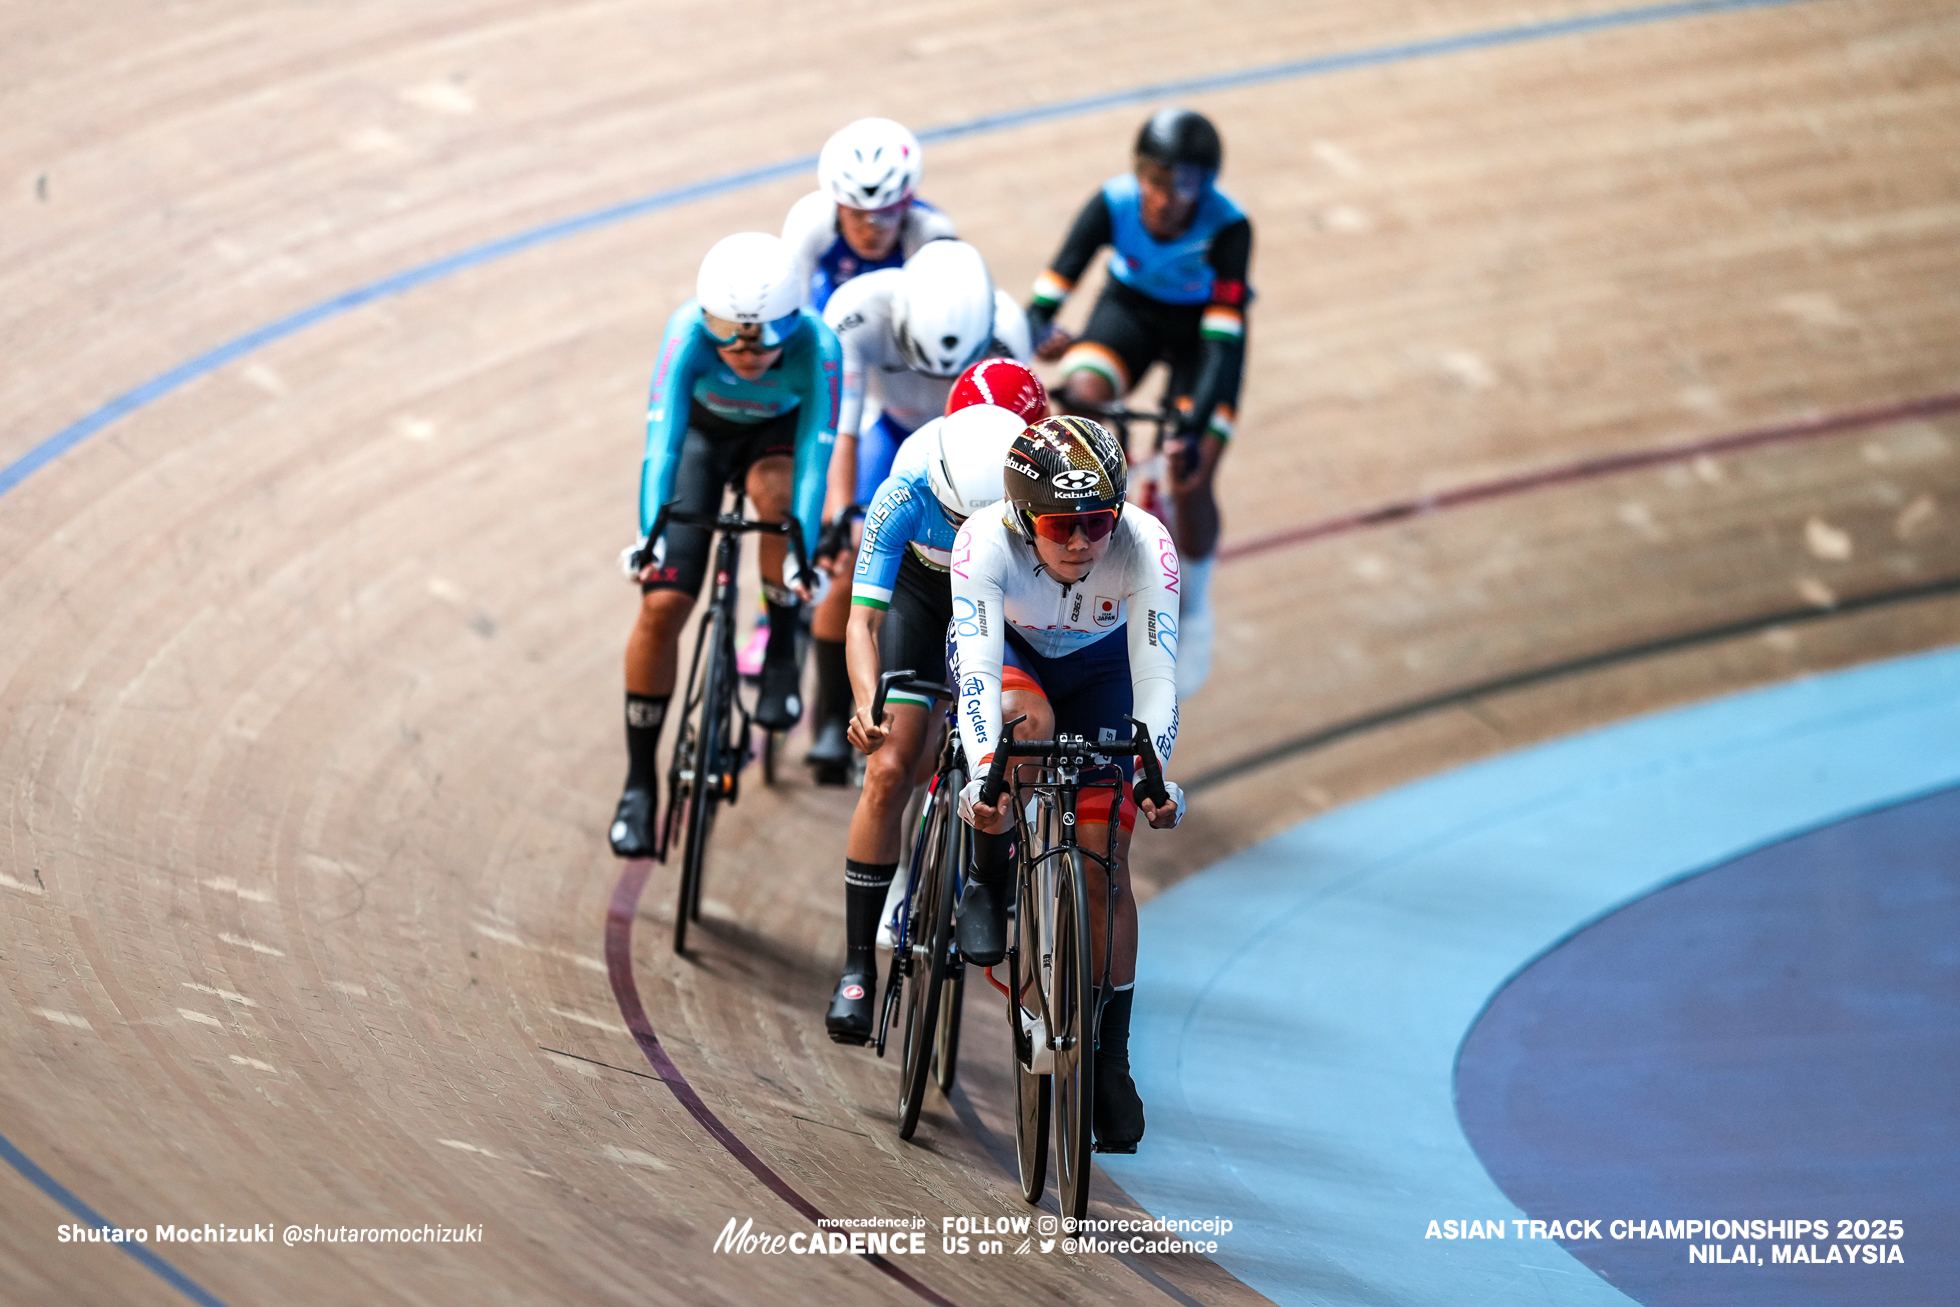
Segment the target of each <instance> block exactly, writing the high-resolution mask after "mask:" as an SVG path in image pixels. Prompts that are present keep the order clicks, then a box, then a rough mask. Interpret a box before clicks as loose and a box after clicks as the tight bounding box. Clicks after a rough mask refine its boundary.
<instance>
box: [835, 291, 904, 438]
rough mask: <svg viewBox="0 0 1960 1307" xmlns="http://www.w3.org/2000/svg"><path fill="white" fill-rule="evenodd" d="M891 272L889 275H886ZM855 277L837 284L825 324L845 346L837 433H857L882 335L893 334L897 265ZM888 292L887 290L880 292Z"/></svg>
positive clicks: (862, 418)
mask: <svg viewBox="0 0 1960 1307" xmlns="http://www.w3.org/2000/svg"><path fill="white" fill-rule="evenodd" d="M886 273H889V276H887V275H886ZM886 273H877V272H870V273H866V274H865V275H863V276H861V277H853V278H851V279H850V280H849V281H847V282H845V283H844V284H843V285H842V286H839V287H838V288H837V291H836V293H835V294H833V295H832V296H831V297H830V303H829V304H827V305H825V306H824V311H823V320H824V325H826V326H828V327H829V328H830V329H831V330H832V331H834V332H836V333H837V343H838V344H839V345H841V346H842V347H843V355H844V383H843V394H842V397H841V399H840V400H839V402H838V406H837V434H838V435H840V436H856V435H857V434H858V433H859V429H860V427H859V424H860V423H862V422H863V420H864V388H865V383H866V380H867V378H868V374H869V373H870V371H871V368H872V366H873V365H874V364H875V363H876V362H877V361H878V360H877V357H876V356H877V353H878V337H879V334H880V333H883V334H884V335H887V336H889V335H890V334H891V312H890V295H889V289H890V287H891V285H892V282H891V280H890V278H891V277H896V276H898V275H899V273H898V270H897V269H887V270H886ZM880 292H885V293H880Z"/></svg>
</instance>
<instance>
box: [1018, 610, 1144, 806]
mask: <svg viewBox="0 0 1960 1307" xmlns="http://www.w3.org/2000/svg"><path fill="white" fill-rule="evenodd" d="M1001 663H1002V666H1003V670H1004V669H1005V668H1008V667H1014V668H1019V669H1020V670H1021V671H1022V672H1024V673H1025V674H1026V675H1027V676H1028V677H1030V678H1031V679H1032V680H1033V681H1034V683H1035V684H1036V685H1039V686H1040V687H1041V692H1042V694H1043V695H1044V696H1046V698H1047V700H1048V706H1049V707H1050V708H1052V709H1054V712H1055V733H1056V734H1057V735H1081V736H1085V737H1087V738H1088V739H1089V740H1090V741H1091V742H1096V741H1103V740H1127V739H1129V738H1130V737H1131V735H1132V733H1133V732H1132V730H1131V727H1130V724H1129V723H1128V722H1126V721H1124V720H1123V719H1124V718H1125V717H1127V716H1128V715H1129V714H1130V713H1131V712H1132V711H1134V709H1135V705H1136V698H1135V693H1134V691H1133V689H1132V688H1131V685H1130V636H1129V630H1128V627H1127V624H1125V625H1124V626H1119V627H1117V628H1116V629H1115V630H1113V631H1111V632H1110V633H1109V634H1108V635H1105V636H1104V637H1103V638H1102V639H1100V640H1098V641H1096V642H1095V643H1094V644H1092V645H1090V646H1088V647H1087V648H1085V649H1077V650H1076V651H1075V652H1074V653H1071V654H1065V655H1063V656H1062V657H1060V658H1044V657H1042V656H1041V655H1040V654H1038V653H1036V652H1035V651H1034V649H1033V648H1032V647H1030V646H1029V645H1028V643H1027V642H1026V641H1025V640H1023V639H1021V637H1020V636H1019V635H1017V634H1015V631H1014V628H1013V627H1011V626H1010V627H1009V628H1008V629H1007V639H1006V640H1005V641H1003V642H1002V647H1001ZM1105 731H1107V732H1109V734H1107V735H1105V734H1104V732H1105ZM1135 761H1136V760H1135V759H1133V758H1118V759H1116V760H1115V762H1116V763H1117V765H1119V766H1121V767H1122V769H1123V777H1124V779H1126V780H1127V779H1129V777H1130V775H1131V772H1132V769H1133V768H1134V766H1135Z"/></svg>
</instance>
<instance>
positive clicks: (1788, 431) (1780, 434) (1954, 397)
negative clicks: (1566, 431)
mask: <svg viewBox="0 0 1960 1307" xmlns="http://www.w3.org/2000/svg"><path fill="white" fill-rule="evenodd" d="M1956 410H1960V393H1956V394H1947V395H1934V396H1931V397H1929V398H1926V399H1910V400H1906V401H1904V402H1903V403H1898V404H1887V405H1884V406H1882V407H1879V408H1863V409H1852V410H1850V411H1849V412H1845V413H1832V414H1827V415H1826V416H1824V417H1816V418H1803V419H1800V420H1799V421H1796V422H1784V423H1779V424H1778V425H1776V426H1769V427H1754V428H1751V429H1750V430H1747V431H1736V432H1732V433H1730V434H1729V435H1726V436H1714V437H1711V438H1709V439H1707V440H1694V441H1690V442H1688V443H1687V444H1683V445H1663V446H1661V447H1660V448H1658V449H1643V450H1636V451H1634V452H1632V453H1626V454H1608V455H1606V456H1604V457H1602V458H1587V459H1581V460H1580V461H1578V462H1576V463H1568V464H1565V465H1563V466H1561V467H1550V468H1543V469H1540V470H1539V471H1536V472H1520V473H1518V474H1517V475H1515V476H1508V477H1499V478H1498V479H1496V480H1494V481H1478V482H1473V483H1472V484H1470V485H1467V486H1458V487H1457V488H1456V489H1454V490H1439V491H1437V492H1436V493H1435V494H1431V495H1421V496H1418V497H1417V498H1415V499H1403V500H1398V501H1397V502H1395V503H1392V504H1383V505H1381V506H1380V507H1378V508H1367V509H1363V510H1361V511H1360V512H1358V513H1344V514H1342V515H1341V516H1340V517H1330V518H1326V519H1324V520H1322V521H1319V522H1309V523H1308V524H1307V525H1305V526H1296V527H1289V528H1287V529H1286V530H1284V531H1275V532H1273V533H1272V534H1271V535H1265V536H1257V537H1254V538H1253V539H1251V540H1247V541H1245V542H1244V543H1243V544H1233V545H1226V546H1225V547H1224V548H1222V549H1220V550H1219V551H1218V559H1219V561H1220V562H1231V561H1232V560H1234V559H1238V558H1249V557H1251V556H1252V555H1254V554H1263V553H1268V552H1270V551H1272V550H1274V549H1284V548H1286V547H1287V546H1289V545H1301V544H1305V543H1307V542H1308V541H1309V540H1320V539H1324V538H1325V537H1328V536H1337V535H1345V534H1347V533H1348V532H1350V531H1359V530H1361V529H1362V528H1364V527H1371V526H1382V525H1385V524H1386V523H1389V522H1399V521H1401V520H1402V519H1404V518H1410V517H1421V516H1423V515H1424V514H1426V513H1433V512H1435V511H1436V510H1437V509H1441V508H1458V507H1461V506H1462V505H1464V504H1475V503H1480V502H1482V501H1483V500H1486V499H1501V498H1503V497H1504V496H1506V495H1515V494H1519V493H1521V492H1523V491H1526V490H1540V489H1543V488H1544V487H1546V486H1556V485H1564V484H1566V483H1568V482H1573V481H1589V480H1591V479H1592V478H1594V477H1602V476H1610V475H1612V474H1613V473H1615V472H1630V471H1633V470H1634V469H1636V468H1643V467H1654V466H1657V465H1659V464H1662V463H1679V462H1682V461H1683V460H1685V459H1690V458H1698V457H1700V456H1701V455H1703V454H1724V453H1730V452H1733V451H1735V450H1739V449H1755V448H1757V447H1759V446H1762V445H1780V444H1784V443H1786V442H1789V441H1793V440H1808V439H1813V438H1815V437H1817V436H1834V435H1842V434H1843V433H1845V432H1848V431H1862V430H1864V429H1866V428H1867V427H1876V426H1883V425H1885V424H1886V423H1889V422H1901V421H1904V420H1905V419H1907V418H1924V417H1937V416H1939V415H1941V414H1944V413H1952V412H1955V411H1956Z"/></svg>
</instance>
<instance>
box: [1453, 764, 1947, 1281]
mask: <svg viewBox="0 0 1960 1307" xmlns="http://www.w3.org/2000/svg"><path fill="white" fill-rule="evenodd" d="M1956 1084H1960V789H1952V790H1942V791H1941V792H1940V793H1938V794H1934V795H1930V796H1928V797H1926V798H1922V799H1913V800H1909V801H1907V802H1905V803H1901V804H1898V805H1897V806H1895V807H1890V808H1881V809H1879V810H1878V811H1877V812H1868V813H1863V814H1861V815H1859V816H1856V817H1851V818H1847V819H1846V820H1844V821H1841V822H1837V823H1835V824H1834V825H1830V826H1825V827H1822V828H1820V829H1818V830H1814V831H1808V832H1806V833H1804V834H1802V835H1798V836H1796V837H1794V838H1792V839H1788V840H1784V841H1781V842H1779V843H1776V844H1772V845H1769V846H1768V847H1766V848H1761V849H1757V850H1756V851H1755V852H1753V853H1746V854H1744V855H1743V856H1742V857H1740V858H1737V859H1736V860H1735V861H1734V862H1731V863H1728V864H1726V865H1724V866H1721V867H1717V868H1715V869H1714V870H1712V871H1709V872H1706V873H1704V874H1702V875H1700V876H1692V877H1689V878H1688V879H1687V880H1684V881H1681V882H1680V883H1678V884H1674V885H1670V886H1668V887H1667V888H1666V889H1663V890H1661V891H1659V892H1657V893H1654V894H1650V895H1648V896H1647V897H1646V898H1644V899H1641V900H1639V901H1638V902H1636V903H1632V904H1629V905H1628V906H1626V907H1624V908H1622V909H1620V910H1619V911H1618V912H1615V913H1614V914H1612V915H1611V916H1609V917H1607V918H1606V919H1605V920H1603V921H1600V922H1596V923H1595V924H1594V925H1592V926H1591V927H1589V928H1588V929H1586V930H1583V931H1581V932H1579V934H1577V935H1575V936H1573V937H1572V938H1571V939H1569V940H1567V941H1566V942H1565V943H1564V944H1561V945H1560V946H1559V947H1558V948H1556V949H1554V950H1552V951H1551V952H1550V953H1548V954H1546V955H1545V956H1544V957H1541V958H1540V959H1538V961H1537V962H1535V963H1533V964H1532V965H1531V966H1530V967H1528V968H1526V970H1525V971H1524V973H1523V974H1522V975H1520V976H1518V977H1517V978H1516V979H1514V980H1513V981H1512V982H1511V983H1510V984H1508V985H1506V986H1505V987H1504V991H1503V992H1502V993H1500V994H1499V995H1498V996H1497V998H1496V999H1495V1000H1493V1001H1492V1003H1491V1005H1490V1006H1489V1007H1488V1008H1487V1009H1485V1011H1484V1015H1483V1016H1482V1017H1481V1018H1480V1019H1479V1020H1478V1022H1477V1025H1476V1028H1475V1029H1474V1030H1472V1031H1471V1032H1470V1038H1469V1039H1467V1040H1465V1041H1464V1045H1463V1052H1462V1054H1461V1055H1460V1056H1459V1057H1458V1058H1457V1069H1456V1102H1457V1115H1458V1116H1459V1117H1461V1118H1462V1121H1463V1128H1464V1132H1465V1133H1466V1134H1467V1135H1469V1137H1470V1142H1471V1143H1472V1144H1473V1145H1474V1146H1475V1147H1476V1150H1477V1154H1478V1156H1480V1157H1482V1158H1483V1159H1484V1162H1485V1164H1486V1165H1487V1166H1488V1167H1489V1168H1490V1173H1491V1175H1492V1177H1494V1178H1495V1179H1496V1180H1497V1182H1498V1184H1500V1185H1501V1186H1503V1189H1504V1192H1505V1193H1507V1194H1509V1195H1510V1196H1511V1198H1512V1199H1513V1200H1514V1201H1515V1202H1516V1203H1517V1204H1518V1205H1519V1206H1520V1207H1522V1208H1524V1209H1525V1210H1526V1211H1528V1212H1530V1213H1531V1214H1532V1215H1533V1216H1536V1217H1540V1218H1541V1219H1545V1220H1547V1221H1548V1222H1549V1221H1550V1220H1557V1219H1560V1218H1563V1217H1566V1216H1569V1215H1571V1214H1574V1213H1586V1214H1588V1215H1590V1214H1593V1213H1608V1212H1612V1213H1619V1214H1621V1216H1620V1217H1619V1218H1617V1219H1626V1220H1628V1221H1629V1222H1631V1221H1639V1222H1640V1223H1641V1225H1642V1227H1643V1228H1642V1229H1641V1230H1640V1232H1639V1237H1637V1238H1636V1237H1632V1235H1633V1231H1632V1230H1631V1229H1628V1230H1626V1231H1624V1232H1623V1233H1625V1234H1626V1235H1628V1236H1629V1237H1626V1238H1619V1239H1616V1238H1614V1237H1613V1234H1614V1231H1613V1230H1612V1228H1611V1227H1610V1223H1602V1225H1601V1228H1600V1229H1599V1231H1598V1233H1599V1234H1600V1235H1601V1236H1603V1237H1602V1238H1597V1239H1594V1238H1590V1237H1587V1236H1590V1235H1592V1234H1593V1233H1594V1231H1592V1230H1589V1229H1588V1230H1582V1231H1581V1237H1580V1238H1579V1239H1577V1240H1574V1239H1571V1238H1568V1239H1567V1241H1566V1247H1567V1248H1568V1249H1569V1250H1570V1251H1571V1252H1572V1254H1573V1255H1574V1256H1575V1257H1577V1258H1579V1260H1581V1261H1583V1262H1584V1263H1585V1264H1586V1265H1588V1266H1590V1267H1592V1268H1593V1269H1595V1270H1596V1271H1598V1272H1599V1273H1600V1275H1601V1276H1603V1277H1604V1278H1606V1279H1607V1280H1610V1281H1612V1282H1613V1283H1614V1284H1616V1285H1618V1286H1620V1287H1621V1288H1622V1289H1624V1290H1626V1292H1627V1293H1629V1294H1631V1295H1632V1296H1633V1297H1635V1298H1638V1299H1639V1300H1640V1301H1641V1302H1643V1303H1646V1304H1648V1307H1708V1305H1709V1304H1716V1303H1720V1304H1724V1305H1725V1307H1868V1305H1869V1304H1872V1303H1880V1302H1895V1303H1935V1302H1941V1301H1947V1300H1951V1298H1952V1297H1953V1296H1954V1294H1953V1292H1952V1289H1953V1283H1954V1278H1955V1273H1956V1271H1960V1230H1955V1228H1954V1223H1953V1217H1954V1215H1955V1214H1956V1213H1960V1112H1956V1111H1954V1107H1955V1104H1956V1101H1957V1100H1956V1090H1955V1088H1954V1086H1955V1085H1956ZM1880 1212H1883V1213H1884V1214H1885V1215H1884V1216H1882V1217H1877V1223H1878V1226H1879V1229H1878V1232H1877V1234H1876V1235H1874V1234H1873V1233H1872V1224H1873V1218H1874V1217H1875V1216H1876V1214H1877V1213H1880ZM1696 1218H1700V1219H1701V1220H1703V1221H1704V1222H1705V1223H1707V1224H1711V1225H1715V1226H1716V1227H1717V1230H1716V1231H1715V1232H1709V1231H1707V1230H1704V1231H1702V1232H1701V1233H1700V1234H1699V1236H1698V1237H1693V1238H1689V1239H1683V1238H1676V1239H1673V1240H1671V1241H1668V1242H1659V1243H1657V1242H1654V1240H1655V1239H1656V1238H1659V1239H1666V1238H1667V1233H1666V1226H1665V1224H1664V1222H1665V1221H1666V1220H1675V1221H1688V1220H1692V1219H1696ZM1608 1219H1609V1222H1610V1220H1611V1219H1615V1218H1608ZM1794 1220H1802V1221H1803V1223H1804V1224H1803V1227H1802V1228H1801V1229H1797V1228H1795V1227H1793V1226H1792V1225H1791V1224H1790V1223H1791V1222H1792V1221H1794ZM1771 1221H1775V1222H1777V1228H1775V1229H1772V1228H1771V1226H1770V1222H1771ZM1893 1221H1897V1222H1899V1225H1898V1230H1897V1234H1896V1236H1895V1234H1894V1231H1893V1230H1892V1229H1891V1228H1889V1227H1890V1225H1891V1223H1892V1222H1893ZM1757 1222H1761V1223H1762V1228H1761V1230H1760V1231H1758V1230H1757V1228H1756V1223H1757ZM1819 1222H1821V1223H1822V1225H1823V1229H1821V1230H1819V1229H1817V1228H1816V1225H1817V1223H1819ZM1724 1223H1726V1224H1724ZM1735 1224H1740V1225H1742V1227H1743V1228H1742V1229H1741V1230H1740V1231H1738V1230H1736V1229H1734V1228H1733V1226H1734V1225H1735ZM1655 1226H1661V1232H1660V1233H1659V1234H1658V1235H1656V1234H1655V1232H1654V1229H1653V1227H1655ZM1841 1236H1842V1237H1841ZM1691 1244H1698V1245H1699V1252H1700V1256H1701V1257H1702V1258H1703V1259H1708V1258H1710V1256H1711V1250H1713V1251H1715V1252H1719V1253H1720V1254H1721V1256H1722V1259H1723V1260H1722V1261H1721V1262H1719V1263H1717V1262H1714V1261H1712V1260H1700V1261H1695V1260H1690V1254H1689V1247H1690V1246H1691ZM1895 1248H1896V1253H1895V1251H1894V1250H1895ZM1813 1254H1816V1255H1818V1256H1821V1257H1822V1258H1823V1260H1822V1261H1821V1262H1818V1261H1813V1260H1812V1255H1813ZM1846 1255H1849V1256H1850V1257H1852V1258H1853V1259H1854V1260H1852V1261H1851V1262H1849V1263H1847V1262H1846V1260H1845V1258H1846ZM1895 1255H1896V1256H1897V1257H1898V1259H1899V1260H1898V1261H1896V1262H1894V1261H1893V1260H1892V1258H1893V1257H1894V1256H1895ZM1798 1257H1801V1258H1802V1260H1797V1258H1798ZM1779 1258H1781V1259H1784V1260H1781V1261H1779ZM1718 1267H1720V1268H1722V1269H1717V1268H1718ZM1731 1267H1732V1268H1733V1269H1728V1268H1731ZM1854 1268H1855V1269H1854Z"/></svg>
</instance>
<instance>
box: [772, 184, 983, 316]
mask: <svg viewBox="0 0 1960 1307" xmlns="http://www.w3.org/2000/svg"><path fill="white" fill-rule="evenodd" d="M955 234H956V233H955V232H954V230H953V220H952V219H951V218H949V217H947V216H946V215H945V214H943V213H941V212H940V211H939V210H937V209H934V208H930V207H927V206H926V205H923V204H915V205H913V206H912V207H911V208H910V209H908V210H906V213H905V218H904V225H903V226H901V227H900V228H899V232H898V246H897V248H896V249H894V250H893V251H892V255H891V256H888V257H891V258H892V263H891V264H890V265H889V266H894V267H895V266H897V265H898V264H901V263H904V262H905V260H907V259H909V258H911V257H912V256H913V255H914V254H917V253H918V252H919V249H920V247H921V246H923V245H924V244H925V243H926V242H928V241H937V240H949V239H951V238H952V237H953V236H954V235H955ZM842 239H843V237H842V236H840V235H839V234H838V231H837V201H836V200H833V199H831V198H830V192H829V191H823V190H816V191H811V192H810V193H809V194H808V195H805V196H804V197H803V198H802V199H800V200H798V201H797V202H796V203H795V204H792V205H790V206H789V215H788V216H787V217H785V218H784V219H783V243H784V244H785V245H787V246H789V252H790V257H791V258H793V259H795V260H796V284H797V285H799V286H801V287H803V306H804V307H805V308H814V309H819V310H820V309H822V307H823V306H822V305H820V304H816V303H814V302H813V301H812V299H811V288H812V286H813V285H814V283H815V281H816V273H817V265H818V264H819V263H822V262H823V260H824V256H825V255H830V256H831V258H832V260H833V261H834V262H836V263H837V264H839V265H840V266H838V267H836V268H831V269H827V271H828V272H829V273H830V274H831V276H830V277H829V278H827V279H826V280H834V281H837V282H839V283H840V284H841V283H842V282H847V281H849V280H850V279H851V278H853V277H855V276H858V275H859V274H860V273H862V272H863V270H864V266H863V262H864V261H863V260H862V259H858V258H856V257H855V256H854V255H853V254H852V253H851V252H850V251H849V250H848V249H844V250H838V249H836V248H835V247H836V246H837V245H838V244H839V243H840V242H841V241H842ZM876 266H881V267H882V266H888V265H885V264H882V263H881V264H879V265H876Z"/></svg>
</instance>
